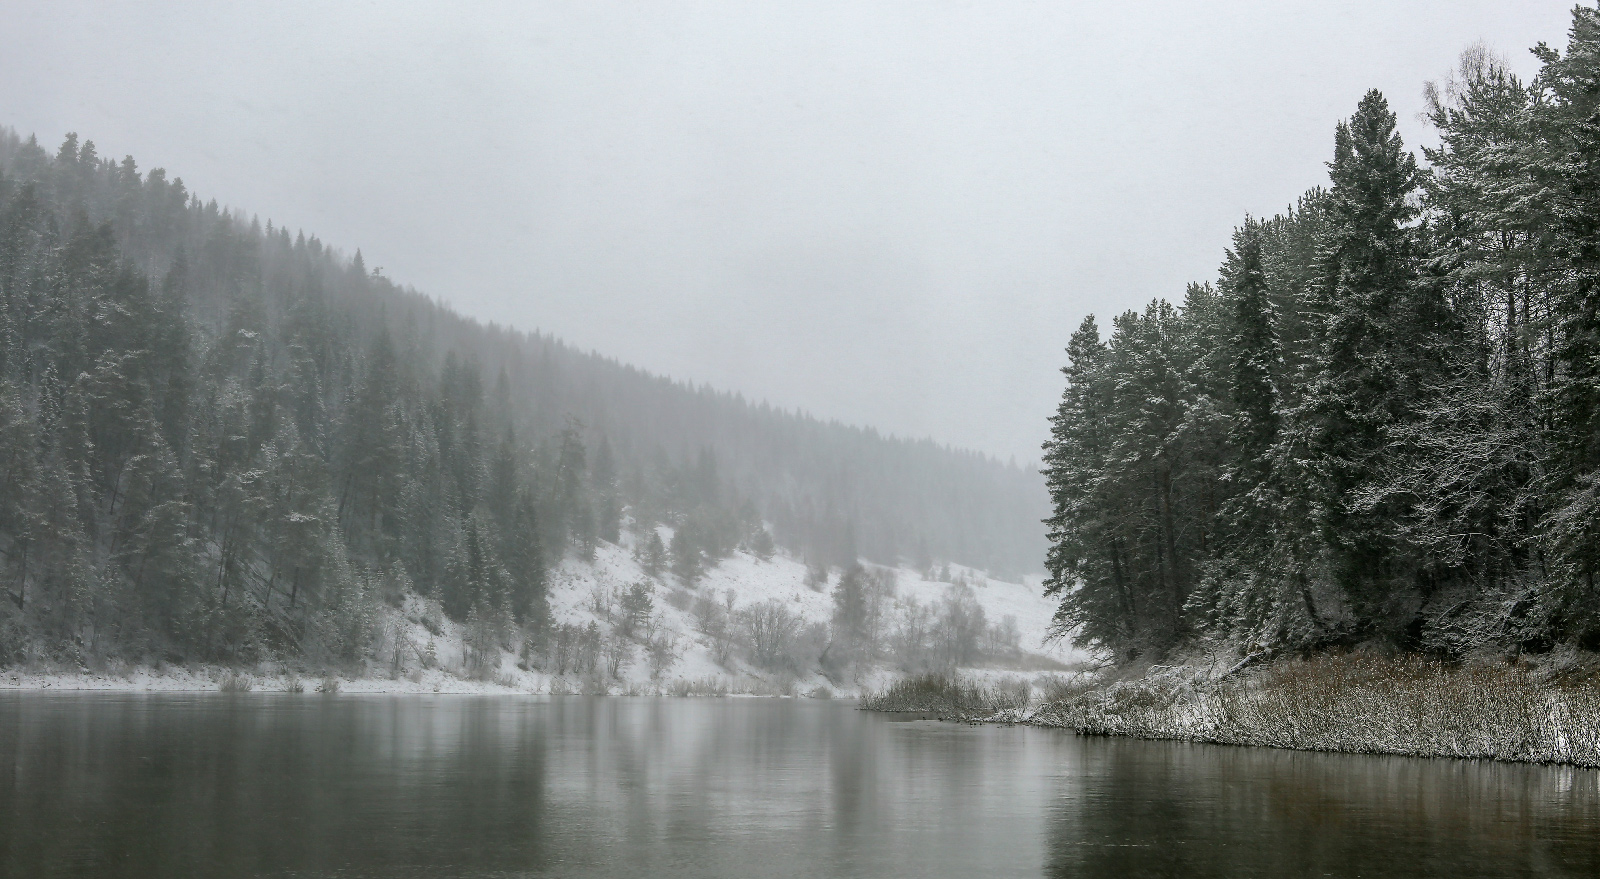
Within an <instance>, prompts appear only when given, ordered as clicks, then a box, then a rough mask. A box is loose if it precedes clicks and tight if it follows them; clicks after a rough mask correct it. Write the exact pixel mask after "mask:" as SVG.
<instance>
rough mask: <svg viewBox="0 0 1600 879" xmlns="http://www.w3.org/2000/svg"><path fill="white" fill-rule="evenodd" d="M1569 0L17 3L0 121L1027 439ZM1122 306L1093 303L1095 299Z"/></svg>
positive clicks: (611, 320) (460, 274)
mask: <svg viewBox="0 0 1600 879" xmlns="http://www.w3.org/2000/svg"><path fill="white" fill-rule="evenodd" d="M1570 8H1571V2H1570V0H1508V2H1487V0H1485V2H1471V0H1449V2H1443V0H1440V2H1404V0H1388V2H1339V3H1329V2H1326V0H1323V2H1304V3H1301V2H1284V0H1274V2H1227V3H1218V2H1203V3H1201V2H1171V3H1136V2H1118V3H1110V2H1096V3H1067V2H1055V3H1024V2H1012V3H1003V2H986V3H872V2H863V0H847V2H840V3H826V2H810V0H808V2H793V3H783V4H779V3H754V2H726V3H667V2H650V3H643V2H640V3H595V2H572V3H505V4H489V3H480V4H468V3H449V4H445V3H438V4H403V3H394V2H384V3H345V4H330V3H285V2H269V3H257V4H251V3H242V4H212V3H206V4H198V3H197V4H157V3H138V4H135V3H120V2H119V3H100V4H82V3H68V2H58V0H52V2H37V3H18V2H13V0H0V124H6V125H10V126H12V127H14V128H16V129H18V130H19V131H20V132H22V133H23V134H24V135H26V134H28V133H37V134H38V135H39V137H40V139H41V140H42V141H44V142H45V143H46V144H47V145H48V146H50V147H52V148H53V146H54V145H55V144H57V143H59V142H60V138H61V135H62V134H63V133H64V132H67V131H77V132H79V133H80V135H81V136H83V137H85V138H89V139H93V140H94V141H95V142H96V144H97V146H98V147H99V150H100V153H101V154H102V155H108V156H112V157H116V158H120V157H121V156H123V155H124V154H130V153H131V154H133V155H134V156H135V158H136V159H138V160H139V162H140V165H141V167H142V168H145V169H148V168H151V167H157V166H162V167H166V168H168V169H169V170H170V171H172V172H173V173H176V174H179V175H181V176H182V177H183V178H184V180H185V181H186V182H187V183H188V184H189V186H190V188H191V189H193V190H195V191H197V192H199V193H200V194H201V195H203V196H205V197H208V198H210V197H215V198H216V199H217V200H218V201H220V202H223V203H225V204H230V205H234V206H237V207H242V208H245V209H247V210H250V211H252V212H255V213H258V214H259V215H260V217H261V218H262V220H263V221H265V220H266V219H268V218H271V219H273V220H274V221H276V222H278V223H282V224H287V225H289V226H290V227H291V228H295V227H298V228H303V229H305V230H306V231H307V232H308V233H312V232H314V233H316V234H318V235H320V236H321V237H322V238H323V239H324V240H325V241H327V242H329V243H331V244H334V245H337V246H340V247H344V248H346V249H349V250H352V251H353V250H354V249H355V248H357V247H359V248H361V249H362V251H363V253H364V255H365V257H366V259H367V264H368V265H373V266H382V267H383V268H384V272H385V274H387V275H389V276H390V277H392V278H394V279H396V280H398V281H400V282H402V283H409V284H412V285H414V286H416V287H417V288H418V289H420V290H422V291H424V292H427V293H430V294H433V295H435V296H437V297H439V298H442V299H444V300H446V301H447V302H449V303H451V304H453V305H454V306H456V307H457V308H458V309H460V310H461V311H463V312H465V313H467V314H470V315H474V316H477V317H480V318H483V319H486V320H496V321H500V322H503V323H511V324H514V325H516V326H518V327H522V328H527V329H534V328H539V329H542V330H544V331H547V332H551V333H554V334H556V335H557V336H560V337H562V338H565V339H567V340H569V341H571V342H573V343H576V344H577V345H580V346H582V347H585V348H594V349H597V350H599V351H601V352H603V353H606V354H609V355H613V356H616V357H618V358H620V359H622V360H624V361H628V362H631V363H634V364H637V365H639V366H642V367H645V368H647V369H650V370H654V371H657V372H663V373H666V374H669V375H672V376H674V377H677V378H682V379H689V380H693V381H696V382H710V383H712V384H714V385H716V386H719V387H722V388H727V389H732V390H738V391H742V392H743V393H745V394H746V395H747V396H752V397H756V398H765V399H767V400H769V401H771V402H772V403H774V404H777V405H781V406H784V407H789V408H795V407H798V408H802V409H805V410H808V411H810V412H812V413H814V414H817V415H820V416H824V417H829V418H838V419H842V420H845V421H849V422H854V423H859V424H865V425H871V426H875V427H878V428H880V429H883V430H886V431H889V432H893V433H897V434H901V435H911V436H931V437H933V438H935V439H937V440H939V441H942V442H949V443H952V444H956V445H960V446H968V447H973V448H977V449H980V450H983V451H987V452H991V453H994V454H997V455H1000V456H1002V457H1006V456H1015V457H1016V458H1017V459H1018V460H1019V461H1022V460H1033V459H1035V458H1036V457H1037V455H1038V445H1039V443H1040V441H1042V439H1043V438H1044V436H1045V433H1046V425H1045V418H1046V417H1047V416H1048V415H1049V413H1050V412H1051V411H1052V409H1053V408H1054V405H1055V401H1056V399H1057V398H1058V396H1059V394H1060V390H1061V377H1060V374H1059V373H1058V372H1057V370H1058V369H1059V367H1060V366H1061V365H1062V361H1063V354H1062V352H1061V349H1062V348H1063V347H1064V346H1065V344H1066V340H1067V335H1068V334H1069V333H1070V332H1071V330H1072V329H1073V328H1074V327H1075V326H1076V325H1077V324H1078V322H1079V321H1080V320H1081V319H1082V317H1083V315H1084V313H1086V312H1094V313H1096V314H1099V315H1101V316H1102V318H1104V317H1105V316H1108V315H1109V314H1111V313H1114V312H1118V311H1122V310H1125V309H1128V308H1134V307H1138V306H1141V305H1142V304H1143V303H1145V302H1147V301H1148V300H1150V299H1151V298H1153V297H1156V296H1164V297H1168V298H1173V299H1177V298H1179V297H1181V296H1182V293H1183V288H1184V284H1185V283H1186V282H1188V281H1190V280H1207V279H1210V278H1212V277H1214V275H1215V271H1216V267H1217V265H1218V263H1219V261H1220V257H1221V253H1222V248H1223V247H1224V245H1225V244H1226V243H1227V241H1228V235H1229V232H1230V230H1231V229H1232V227H1233V226H1234V224H1236V223H1237V222H1238V221H1239V220H1240V219H1241V218H1242V217H1243V216H1244V215H1245V214H1246V213H1247V212H1249V213H1254V214H1271V213H1274V212H1276V211H1279V210H1281V209H1282V208H1283V207H1284V206H1286V205H1288V204H1289V203H1291V202H1292V201H1293V199H1294V198H1295V197H1296V196H1297V195H1298V194H1299V193H1301V192H1302V191H1304V190H1305V189H1306V188H1308V187H1310V186H1313V185H1316V184H1319V183H1322V182H1323V181H1324V179H1325V169H1324V166H1323V163H1324V162H1325V161H1326V160H1327V159H1328V158H1329V157H1330V154H1331V151H1332V140H1333V126H1334V124H1335V122H1336V121H1337V120H1338V119H1339V118H1341V117H1343V116H1348V115H1349V114H1350V112H1351V111H1352V110H1353V109H1354V107H1355V104H1356V101H1357V100H1358V99H1359V98H1360V97H1361V95H1362V93H1363V92H1364V91H1365V90H1366V89H1367V88H1371V87H1377V88H1380V89H1382V90H1383V91H1384V92H1385V94H1386V95H1388V97H1389V100H1390V102H1391V105H1392V106H1393V107H1394V108H1395V109H1396V110H1397V111H1398V112H1399V113H1400V115H1401V122H1402V127H1403V131H1404V132H1405V134H1406V135H1407V141H1408V143H1411V144H1415V143H1416V142H1417V140H1418V139H1419V138H1420V137H1424V136H1425V134H1426V133H1425V131H1424V129H1423V126H1422V125H1421V123H1419V122H1418V121H1417V120H1416V118H1415V117H1416V114H1417V112H1418V111H1419V110H1420V108H1421V91H1422V85H1423V82H1424V81H1425V80H1428V79H1438V78H1440V77H1442V75H1443V74H1445V73H1446V72H1447V71H1448V70H1449V69H1450V67H1451V66H1452V64H1453V62H1454V59H1455V58H1456V56H1457V55H1458V54H1459V53H1460V51H1461V50H1462V49H1463V48H1465V47H1466V46H1467V45H1468V44H1470V43H1473V42H1475V41H1479V40H1482V41H1485V42H1487V43H1488V44H1489V45H1490V46H1491V47H1493V48H1495V49H1498V50H1499V51H1501V52H1503V53H1504V54H1506V55H1507V56H1509V57H1510V58H1511V60H1512V62H1513V66H1514V67H1515V68H1517V69H1519V70H1521V71H1522V72H1524V73H1525V74H1527V73H1531V72H1532V71H1533V70H1534V68H1535V65H1534V63H1533V60H1532V59H1531V57H1530V56H1529V55H1528V53H1527V51H1526V50H1527V48H1528V47H1529V46H1531V45H1533V44H1534V43H1535V42H1537V41H1539V40H1545V41H1548V42H1550V43H1551V44H1552V45H1555V46H1557V47H1558V48H1559V47H1562V46H1564V44H1565V34H1566V28H1567V24H1568V19H1569V12H1568V10H1569V9H1570ZM1104 324H1105V321H1104V320H1102V326H1104Z"/></svg>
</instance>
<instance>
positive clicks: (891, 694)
mask: <svg viewBox="0 0 1600 879" xmlns="http://www.w3.org/2000/svg"><path fill="white" fill-rule="evenodd" d="M1032 691H1033V688H1032V686H1031V685H1030V684H1029V683H1028V682H1027V681H1025V680H1022V679H1020V678H1012V679H1009V680H1002V681H997V682H993V683H988V684H983V683H979V682H977V681H974V680H971V679H969V678H964V677H961V676H959V675H940V674H928V675H919V676H917V677H910V678H903V679H901V680H898V681H895V682H893V683H891V684H889V685H888V686H887V687H885V688H884V689H882V690H878V691H872V692H867V693H863V694H862V696H861V707H862V708H865V709H867V710H869V711H904V712H917V713H929V714H938V715H939V716H941V717H959V718H977V717H989V716H991V715H994V714H995V713H997V712H1001V711H1020V710H1022V709H1025V708H1027V707H1028V703H1029V699H1030V697H1031V695H1032Z"/></svg>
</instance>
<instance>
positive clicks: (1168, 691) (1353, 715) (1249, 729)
mask: <svg viewBox="0 0 1600 879" xmlns="http://www.w3.org/2000/svg"><path fill="white" fill-rule="evenodd" d="M1595 660H1596V657H1593V656H1588V655H1583V656H1569V657H1562V658H1557V659H1555V660H1553V661H1546V663H1545V664H1544V665H1542V666H1534V665H1531V664H1524V663H1506V662H1496V661H1485V662H1478V663H1466V664H1445V663H1441V662H1437V661H1431V660H1427V659H1422V658H1419V657H1405V656H1401V657H1392V656H1374V655H1366V654H1350V655H1343V656H1332V655H1324V656H1316V657H1312V658H1309V659H1283V660H1278V661H1276V662H1269V663H1263V664H1262V665H1260V666H1258V667H1252V668H1250V669H1249V670H1248V671H1245V672H1244V673H1239V672H1240V671H1241V669H1242V668H1243V666H1242V665H1240V664H1234V665H1233V666H1232V667H1231V668H1228V669H1226V670H1224V671H1222V672H1220V674H1219V673H1218V671H1217V669H1218V668H1219V666H1187V665H1177V666H1152V667H1150V668H1147V669H1144V670H1142V674H1136V670H1134V669H1128V668H1124V669H1121V670H1109V671H1108V672H1107V673H1105V674H1103V675H1100V676H1095V677H1091V676H1088V675H1080V676H1079V677H1078V678H1075V679H1073V680H1071V681H1069V682H1065V683H1063V685H1062V686H1060V687H1059V688H1058V689H1057V690H1056V691H1055V692H1046V693H1043V694H1041V696H1040V697H1039V698H1022V699H1019V698H1018V695H1020V694H1016V693H1007V692H1004V691H1002V690H996V689H986V688H984V687H982V686H980V685H975V684H972V683H970V682H962V681H961V680H959V679H954V680H951V679H944V680H940V679H937V678H932V677H930V678H924V679H919V680H912V681H904V682H900V683H898V684H896V685H893V686H891V687H889V688H887V689H886V690H884V691H881V692H877V693H872V694H869V695H868V696H867V697H866V698H865V699H863V707H866V708H872V709H875V710H883V711H898V712H925V713H934V714H938V715H939V716H941V717H942V718H945V719H952V720H960V721H965V722H971V723H995V724H1021V725H1029V726H1038V727H1044V728H1051V729H1063V730H1069V731H1072V732H1075V733H1078V734H1080V735H1104V736H1125V737H1129V738H1141V739H1150V740H1166V741H1187V742H1202V743H1207V744H1218V745H1240V746H1248V747H1265V748H1278V749H1283V750H1295V751H1324V752H1329V753H1345V754H1370V755H1390V756H1409V757H1448V758H1458V759H1482V760H1498V761H1505V762H1515V763H1535V764H1548V765H1566V766H1577V767H1583V768H1591V769H1595V768H1600V675H1597V674H1596V671H1595V670H1596V662H1595Z"/></svg>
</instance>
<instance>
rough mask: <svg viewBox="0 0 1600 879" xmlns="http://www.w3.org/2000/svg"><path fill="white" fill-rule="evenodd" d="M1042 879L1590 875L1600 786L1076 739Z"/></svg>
mask: <svg viewBox="0 0 1600 879" xmlns="http://www.w3.org/2000/svg"><path fill="white" fill-rule="evenodd" d="M1082 742H1083V746H1082V752H1081V753H1082V765H1081V767H1080V769H1081V771H1079V772H1075V773H1073V774H1072V775H1070V776H1067V777H1063V778H1062V779H1061V780H1060V783H1059V785H1058V790H1057V792H1056V802H1055V804H1054V806H1053V807H1052V809H1051V812H1052V814H1051V820H1050V829H1049V839H1048V843H1047V849H1048V852H1047V859H1048V864H1049V866H1048V869H1047V871H1046V872H1047V874H1048V875H1051V876H1059V877H1067V876H1071V877H1080V879H1081V877H1099V876H1106V877H1112V876H1116V877H1134V876H1193V877H1208V876H1217V877H1224V876H1226V877H1235V876H1322V875H1332V876H1368V877H1382V876H1407V877H1411V876H1440V877H1447V876H1448V877H1465V876H1585V877H1589V876H1597V875H1600V833H1597V830H1600V784H1597V779H1600V774H1597V773H1595V772H1592V771H1587V770H1577V769H1573V768H1571V767H1540V766H1529V765H1525V764H1507V763H1490V762H1477V761H1466V760H1428V759H1419V758H1407V757H1366V756H1356V755H1342V754H1319V753H1307V752H1299V751H1277V750H1270V749H1255V748H1235V747H1223V746H1214V745H1190V744H1185V743H1172V742H1146V741H1139V740H1132V739H1107V738H1085V739H1083V740H1082Z"/></svg>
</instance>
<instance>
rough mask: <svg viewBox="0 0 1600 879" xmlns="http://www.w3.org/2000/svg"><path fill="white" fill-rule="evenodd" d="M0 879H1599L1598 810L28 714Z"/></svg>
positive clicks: (1002, 761)
mask: <svg viewBox="0 0 1600 879" xmlns="http://www.w3.org/2000/svg"><path fill="white" fill-rule="evenodd" d="M0 875H4V876H7V877H12V876H16V877H23V876H26V877H46V876H69V875H92V876H140V877H145V876H148V877H157V876H159V877H169V876H284V877H289V876H293V877H322V876H327V877H332V876H339V877H368V876H371V877H380V876H382V877H388V876H395V877H424V876H426V877H435V876H439V877H457V876H472V877H516V876H581V877H587V876H651V877H675V876H697V877H698V876H709V877H763V876H806V877H810V876H816V877H824V876H827V877H832V876H850V877H857V876H859V877H894V876H907V877H910V876H916V877H937V876H978V875H981V876H1073V877H1102V876H1104V877H1131V876H1185V877H1189V876H1219V877H1220V876H1228V877H1240V876H1322V875H1332V876H1441V877H1443V876H1450V877H1464V876H1497V877H1502V876H1584V877H1594V876H1600V790H1597V774H1596V773H1594V772H1590V771H1583V770H1573V769H1564V768H1545V767H1533V766H1515V765H1507V764H1492V763H1472V762H1465V761H1435V760H1418V759H1406V758H1387V757H1354V756H1340V755H1326V754H1303V753H1292V752H1284V751H1270V750H1253V749H1245V748H1227V747H1216V746H1207V745H1188V744H1174V743H1164V742H1142V741H1133V740H1118V739H1097V738H1080V737H1078V736H1074V735H1072V734H1069V733H1061V732H1055V731H1049V730H1040V729H1026V728H1002V727H973V726H962V725H957V724H949V723H939V722H936V721H910V722H908V721H905V720H902V719H897V718H894V717H893V716H886V715H878V714H872V713H868V712H862V711H857V710H855V708H854V707H853V706H852V705H850V704H848V703H829V702H815V701H803V700H768V699H625V698H609V699H606V698H601V699H589V698H583V697H559V698H539V697H528V698H516V697H489V698H476V697H460V696H434V697H416V696H372V697H360V696H348V695H347V696H337V697H321V696H315V695H309V694H308V695H286V694H267V693H260V694H241V695H229V694H195V695H104V696H101V695H84V694H70V695H50V694H42V693H10V694H0Z"/></svg>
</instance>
